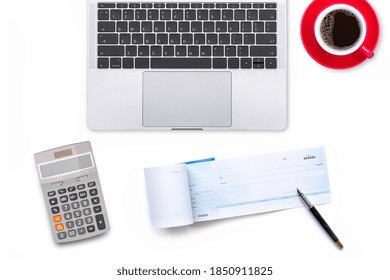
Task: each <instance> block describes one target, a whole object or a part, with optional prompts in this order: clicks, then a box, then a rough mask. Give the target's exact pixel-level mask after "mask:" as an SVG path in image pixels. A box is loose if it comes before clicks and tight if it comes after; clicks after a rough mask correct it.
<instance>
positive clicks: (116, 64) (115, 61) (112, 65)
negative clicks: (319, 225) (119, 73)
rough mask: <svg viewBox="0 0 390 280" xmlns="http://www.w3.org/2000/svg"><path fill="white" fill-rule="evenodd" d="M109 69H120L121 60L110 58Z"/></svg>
mask: <svg viewBox="0 0 390 280" xmlns="http://www.w3.org/2000/svg"><path fill="white" fill-rule="evenodd" d="M110 68H112V69H119V68H122V59H121V58H116V57H111V58H110Z"/></svg>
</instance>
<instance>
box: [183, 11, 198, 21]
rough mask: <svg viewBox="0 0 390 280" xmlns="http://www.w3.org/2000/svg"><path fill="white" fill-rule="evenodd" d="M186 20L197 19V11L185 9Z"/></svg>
mask: <svg viewBox="0 0 390 280" xmlns="http://www.w3.org/2000/svg"><path fill="white" fill-rule="evenodd" d="M184 15H185V17H184V18H185V20H195V19H196V11H195V10H185V11H184Z"/></svg>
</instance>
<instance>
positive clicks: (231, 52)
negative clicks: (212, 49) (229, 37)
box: [225, 46, 236, 56]
mask: <svg viewBox="0 0 390 280" xmlns="http://www.w3.org/2000/svg"><path fill="white" fill-rule="evenodd" d="M225 56H236V46H225Z"/></svg>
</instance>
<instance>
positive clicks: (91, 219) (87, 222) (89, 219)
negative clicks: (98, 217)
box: [85, 217, 93, 225]
mask: <svg viewBox="0 0 390 280" xmlns="http://www.w3.org/2000/svg"><path fill="white" fill-rule="evenodd" d="M85 223H86V224H87V225H89V224H92V223H93V218H92V217H86V218H85Z"/></svg>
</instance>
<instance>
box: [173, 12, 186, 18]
mask: <svg viewBox="0 0 390 280" xmlns="http://www.w3.org/2000/svg"><path fill="white" fill-rule="evenodd" d="M183 14H184V10H173V11H172V19H173V20H183V18H184V15H183Z"/></svg>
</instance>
